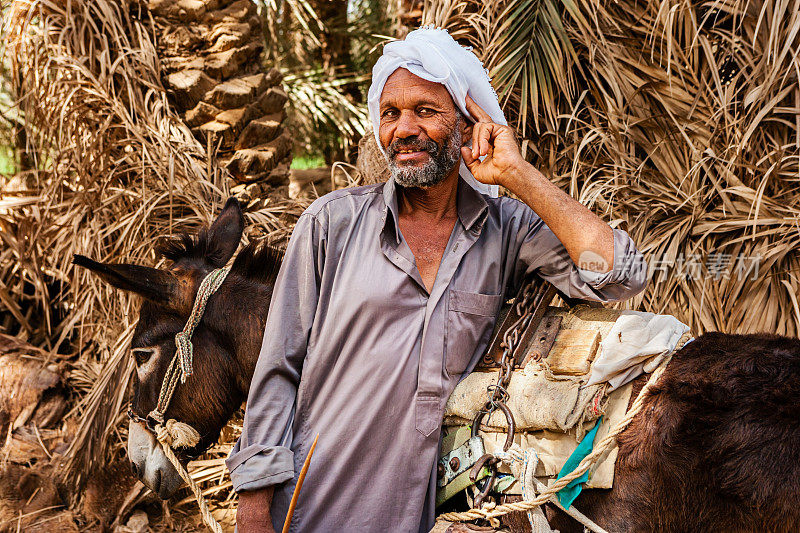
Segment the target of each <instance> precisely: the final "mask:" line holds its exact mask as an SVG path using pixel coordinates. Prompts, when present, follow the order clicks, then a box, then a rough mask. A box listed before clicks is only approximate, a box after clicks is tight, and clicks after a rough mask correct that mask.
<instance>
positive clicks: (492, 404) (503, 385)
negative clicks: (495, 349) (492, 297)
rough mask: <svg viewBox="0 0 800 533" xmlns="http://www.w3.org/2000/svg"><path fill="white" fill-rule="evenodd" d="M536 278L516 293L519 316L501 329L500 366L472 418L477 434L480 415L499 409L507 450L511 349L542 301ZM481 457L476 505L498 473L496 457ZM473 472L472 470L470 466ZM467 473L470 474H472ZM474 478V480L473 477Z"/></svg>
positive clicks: (512, 423) (543, 287) (541, 287)
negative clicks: (485, 474)
mask: <svg viewBox="0 0 800 533" xmlns="http://www.w3.org/2000/svg"><path fill="white" fill-rule="evenodd" d="M537 282H539V278H536V277H534V278H531V280H530V281H528V282H527V283H526V284H525V285H524V286H523V288H522V290H521V291H520V294H518V295H517V298H516V301H515V302H514V311H516V313H517V315H519V318H518V319H517V320H516V321H514V323H513V324H511V326H510V327H509V328H508V329H507V330H506V331H505V332H504V333H503V340H502V342H501V343H500V348H502V350H503V353H502V354H501V357H500V368H499V369H498V371H497V380H496V381H495V383H493V384H492V385H489V386H488V387H486V394H487V396H488V401H487V402H486V404H485V405H484V406H483V409H481V410H480V411H478V413H477V414H476V415H475V418H474V420H473V421H472V425H473V434H477V431H478V430H479V429H480V428H479V427H478V426H480V423H481V421H482V420H483V418H484V417H485V416H489V417H491V415H492V413H494V412H495V411H497V410H498V409H499V410H500V411H501V412H502V413H503V414H504V415H505V417H506V419H507V422H508V435H507V437H506V442H505V444H504V445H503V451H508V449H509V448H510V447H511V445H512V444H513V441H514V433H515V428H516V422H515V421H514V415H513V414H512V413H511V410H510V409H509V408H508V406H507V405H506V402H507V401H508V400H509V394H508V385H509V383H511V375H512V373H513V372H514V364H515V363H514V353H515V352H516V351H517V349H518V348H519V345H520V342H521V341H522V337H523V333H524V332H525V330H526V329H527V328H528V327H529V326H530V324H531V320H533V316H534V311H535V310H536V307H537V305H539V303H540V302H541V301H542V299H543V298H544V295H545V292H546V291H547V284H546V283H541V282H539V283H537ZM482 459H483V464H484V465H485V466H486V467H487V468H489V470H490V473H491V475H490V476H489V478H488V480H486V481H485V483H484V486H483V488H480V486H479V485H478V488H479V494H478V495H477V496H476V497H475V502H474V506H475V507H476V508H480V506H481V503H482V502H483V500H484V499H485V498H486V496H488V494H489V491H490V490H491V489H492V485H494V483H493V481H494V479H495V478H496V476H497V461H493V460H491V459H493V458H491V457H486V456H484V457H483V458H482ZM473 472H475V471H474V470H473ZM476 474H477V472H476ZM470 477H473V476H472V475H471V476H470ZM475 477H476V476H475ZM473 481H475V479H474V477H473Z"/></svg>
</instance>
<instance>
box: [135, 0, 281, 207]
mask: <svg viewBox="0 0 800 533" xmlns="http://www.w3.org/2000/svg"><path fill="white" fill-rule="evenodd" d="M148 8H149V10H150V12H151V14H152V15H153V20H154V22H155V28H156V32H157V43H158V45H157V46H158V52H159V57H160V59H161V66H162V80H163V82H164V86H165V87H166V88H167V89H168V90H169V91H170V94H171V100H172V103H173V105H174V107H175V109H176V110H177V111H178V112H179V114H180V116H181V117H182V118H183V120H184V122H185V123H186V125H187V126H189V128H191V130H192V133H193V134H194V135H195V137H196V138H197V139H198V140H199V141H200V142H201V143H203V145H204V146H206V147H207V150H208V151H209V157H211V158H212V159H214V161H215V162H216V163H217V164H221V165H222V166H224V167H225V168H227V170H228V171H229V172H230V176H231V179H232V180H233V181H234V182H235V183H232V184H231V185H233V187H232V189H233V191H234V192H239V193H241V192H247V193H248V194H247V195H248V196H263V195H264V194H265V193H267V192H268V191H267V189H269V188H270V186H280V185H284V184H286V183H287V182H288V176H289V163H290V162H291V148H292V137H291V134H290V132H289V130H288V129H287V128H286V127H285V126H284V121H285V118H286V113H285V110H284V105H285V104H286V100H287V96H286V92H285V91H284V89H283V88H282V87H281V74H280V73H279V72H278V70H277V69H274V68H270V69H267V68H266V67H265V66H264V64H263V60H262V52H263V33H262V28H261V18H260V17H259V16H258V14H257V13H256V5H255V4H254V3H253V2H252V1H251V0H236V1H232V0H150V1H149V2H148Z"/></svg>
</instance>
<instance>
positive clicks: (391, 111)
mask: <svg viewBox="0 0 800 533" xmlns="http://www.w3.org/2000/svg"><path fill="white" fill-rule="evenodd" d="M396 114H397V111H396V110H394V109H387V110H386V111H384V112H383V113H381V116H382V117H393V116H395V115H396Z"/></svg>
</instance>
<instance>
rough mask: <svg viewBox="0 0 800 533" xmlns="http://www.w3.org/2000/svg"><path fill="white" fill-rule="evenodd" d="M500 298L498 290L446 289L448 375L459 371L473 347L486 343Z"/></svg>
mask: <svg viewBox="0 0 800 533" xmlns="http://www.w3.org/2000/svg"><path fill="white" fill-rule="evenodd" d="M502 299H503V296H502V295H501V294H479V293H475V292H466V291H457V290H451V291H450V295H449V300H448V305H447V331H446V334H445V339H446V344H445V370H446V371H447V374H448V375H450V376H453V375H455V374H461V373H463V372H464V370H466V368H467V366H468V365H469V362H470V360H471V359H472V356H473V355H474V354H475V350H476V349H477V348H478V347H479V346H480V347H482V348H483V347H485V346H486V345H487V344H488V342H489V337H491V334H492V329H493V328H494V322H495V319H496V317H497V311H498V310H499V309H500V304H501V302H502Z"/></svg>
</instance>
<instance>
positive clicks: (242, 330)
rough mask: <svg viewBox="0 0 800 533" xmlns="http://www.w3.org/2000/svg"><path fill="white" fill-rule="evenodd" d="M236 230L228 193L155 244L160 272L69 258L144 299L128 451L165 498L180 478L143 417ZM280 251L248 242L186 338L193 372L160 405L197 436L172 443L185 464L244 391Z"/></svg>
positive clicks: (135, 346) (239, 218)
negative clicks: (216, 209) (214, 212)
mask: <svg viewBox="0 0 800 533" xmlns="http://www.w3.org/2000/svg"><path fill="white" fill-rule="evenodd" d="M243 229H244V217H243V215H242V211H241V208H240V207H239V203H238V202H237V201H236V200H235V199H230V200H228V202H227V203H226V204H225V207H224V208H223V210H222V212H221V213H220V215H219V217H218V218H217V219H216V220H215V221H214V223H213V224H212V225H211V227H210V228H208V230H204V231H201V232H200V233H199V235H197V236H189V235H181V236H179V237H178V238H174V239H171V240H168V241H166V242H165V243H164V244H163V245H162V246H161V250H160V252H161V254H162V255H163V256H164V257H165V258H166V259H168V260H170V261H171V262H172V264H171V266H170V267H169V269H167V270H158V269H155V268H150V267H144V266H138V265H126V264H104V263H98V262H96V261H92V260H91V259H88V258H86V257H83V256H75V263H76V264H77V265H79V266H82V267H85V268H88V269H89V270H91V271H92V272H94V273H95V274H97V275H99V276H100V277H101V278H102V279H103V280H105V281H106V282H108V283H110V284H111V285H113V286H114V287H117V288H119V289H123V290H126V291H130V292H133V293H136V294H138V295H139V296H141V297H142V298H143V302H142V305H141V308H140V312H139V321H138V323H137V325H136V329H135V331H134V334H133V339H132V341H131V354H132V356H133V358H134V360H135V362H136V376H135V379H134V391H133V398H132V400H131V405H130V409H131V414H132V416H131V421H130V425H129V432H128V456H129V458H130V460H131V464H132V467H133V470H134V472H135V473H136V475H137V476H138V477H139V479H140V480H141V481H142V482H143V483H144V484H145V485H147V486H148V487H149V488H150V489H151V490H152V491H153V492H155V493H156V494H158V495H159V496H160V497H161V498H169V497H170V496H171V495H172V494H173V493H174V492H175V491H176V490H177V489H178V488H179V487H180V486H181V485H182V483H183V482H182V480H181V478H180V476H179V475H178V473H177V471H176V470H175V468H174V467H173V466H172V464H171V463H170V462H169V460H168V459H167V457H166V455H165V454H164V452H163V451H162V449H161V447H160V446H159V444H158V442H157V441H156V439H155V435H154V433H153V432H152V430H151V429H149V428H148V427H147V425H146V423H145V422H144V419H146V417H147V415H148V414H149V413H150V412H151V411H152V410H153V409H154V408H155V407H156V404H157V402H158V397H159V394H160V393H161V388H162V382H163V380H164V376H165V374H166V372H167V368H168V367H169V364H170V361H171V360H172V359H173V357H174V356H175V335H176V334H177V333H178V332H180V331H181V330H182V329H183V327H184V325H185V324H186V321H187V319H188V318H189V315H190V313H191V310H192V306H193V303H194V300H195V295H196V293H197V289H198V287H199V285H200V282H201V281H202V280H203V278H204V277H205V276H206V275H207V274H208V273H209V272H211V271H212V270H214V269H216V268H220V267H223V266H224V265H225V264H226V263H227V262H228V260H229V259H230V258H231V257H232V256H233V254H234V252H235V251H236V248H237V247H238V245H239V241H240V240H241V237H242V231H243ZM280 259H281V257H280V252H278V251H277V250H275V249H273V248H271V247H268V246H259V245H258V244H251V245H249V246H248V247H246V248H245V249H244V250H242V252H241V253H240V254H239V255H238V256H237V258H236V261H235V262H234V264H233V266H232V267H231V271H230V273H229V274H228V277H227V278H226V279H225V282H224V283H223V284H222V286H221V287H220V288H219V289H218V290H217V292H215V293H214V294H213V295H212V296H211V297H210V298H209V300H208V304H207V306H206V309H205V312H204V313H203V316H202V320H201V321H200V323H199V324H198V326H197V328H196V329H195V331H194V334H193V336H192V344H193V347H194V349H193V353H194V356H193V373H192V375H191V376H189V377H188V378H187V379H186V382H185V383H179V384H178V385H177V387H176V389H175V392H174V395H173V397H172V400H171V402H170V404H169V406H168V408H167V409H166V411H165V413H164V418H165V419H175V420H177V421H179V422H183V423H186V424H189V425H190V426H192V427H193V428H195V429H196V430H197V431H198V432H199V434H200V442H199V443H198V444H197V445H196V446H194V447H192V448H190V449H179V450H176V452H178V457H179V459H180V460H181V461H182V462H183V463H184V464H185V463H186V462H188V460H189V459H190V458H192V457H194V456H196V455H198V454H200V453H202V452H203V451H205V450H206V449H208V448H209V447H210V446H211V445H212V444H213V443H214V442H215V441H216V440H217V438H218V437H219V433H220V431H221V429H222V428H223V427H224V425H225V424H226V422H227V421H228V419H229V418H230V416H231V414H232V413H233V412H234V411H235V410H236V408H237V407H239V405H241V403H242V401H243V400H244V399H245V398H246V396H247V391H248V388H249V383H250V379H251V377H252V374H253V371H254V368H255V362H256V359H257V358H258V349H259V346H260V341H261V334H262V333H263V330H264V321H265V319H266V315H267V309H268V307H269V299H270V296H271V295H272V287H273V284H274V281H275V276H276V274H277V271H278V268H279V265H280Z"/></svg>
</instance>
